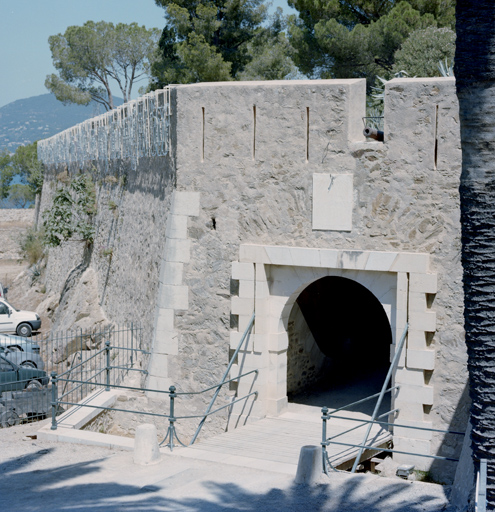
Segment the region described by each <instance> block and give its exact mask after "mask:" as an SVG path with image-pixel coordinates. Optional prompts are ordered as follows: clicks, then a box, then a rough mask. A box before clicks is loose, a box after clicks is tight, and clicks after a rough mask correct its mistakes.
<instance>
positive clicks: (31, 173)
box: [0, 142, 43, 208]
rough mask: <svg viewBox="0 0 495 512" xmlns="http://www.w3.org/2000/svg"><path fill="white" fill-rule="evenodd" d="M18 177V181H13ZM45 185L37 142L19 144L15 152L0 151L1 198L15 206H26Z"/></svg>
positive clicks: (5, 202)
mask: <svg viewBox="0 0 495 512" xmlns="http://www.w3.org/2000/svg"><path fill="white" fill-rule="evenodd" d="M16 178H17V180H18V181H19V182H18V183H13V181H14V180H15V179H16ZM42 187H43V168H42V164H41V162H40V161H39V160H38V150H37V143H36V142H33V143H32V144H29V145H27V146H19V147H18V148H17V149H16V151H15V153H14V154H11V153H9V152H8V151H7V150H4V151H2V152H1V153H0V200H1V201H2V203H3V204H4V205H8V206H9V207H13V208H25V207H26V206H27V205H28V204H30V203H32V202H33V201H34V199H35V197H36V195H37V194H40V193H41V188H42Z"/></svg>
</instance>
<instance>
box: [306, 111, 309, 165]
mask: <svg viewBox="0 0 495 512" xmlns="http://www.w3.org/2000/svg"><path fill="white" fill-rule="evenodd" d="M308 161H309V107H306V162H308Z"/></svg>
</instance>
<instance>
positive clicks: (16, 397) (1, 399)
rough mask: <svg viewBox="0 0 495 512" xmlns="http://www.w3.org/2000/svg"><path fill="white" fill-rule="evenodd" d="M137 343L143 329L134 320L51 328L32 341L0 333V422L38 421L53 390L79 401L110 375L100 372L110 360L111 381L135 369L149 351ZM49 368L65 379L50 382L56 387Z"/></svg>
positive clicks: (70, 400) (140, 338) (46, 410)
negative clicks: (110, 323)
mask: <svg viewBox="0 0 495 512" xmlns="http://www.w3.org/2000/svg"><path fill="white" fill-rule="evenodd" d="M141 345H142V328H141V327H140V326H139V325H137V324H133V323H131V324H129V325H125V326H120V327H119V326H115V325H106V326H102V327H101V328H92V329H87V330H82V329H77V330H73V331H66V332H63V333H59V332H55V333H50V334H49V335H47V336H41V335H37V336H33V337H32V338H31V339H28V338H20V337H17V336H3V337H2V345H1V346H0V355H2V357H3V359H0V361H1V366H2V367H1V368H0V371H1V372H2V379H1V380H2V383H1V385H0V425H1V426H10V425H15V424H17V423H19V422H20V421H23V420H25V419H29V420H32V419H43V418H44V417H46V415H47V414H49V413H50V410H51V408H52V403H51V402H52V399H51V398H50V397H51V396H52V393H53V392H54V391H56V393H57V395H60V396H63V397H65V398H66V400H67V401H69V402H77V401H80V400H83V399H84V398H85V397H86V396H88V395H89V394H90V393H92V391H94V390H95V389H96V386H97V384H99V383H100V382H105V381H108V379H109V378H110V374H109V373H108V372H106V370H105V369H106V368H108V367H109V366H110V363H109V361H110V362H111V366H112V368H113V372H112V374H111V379H112V380H111V382H113V383H119V382H121V381H122V379H123V378H124V376H125V375H126V374H127V373H128V371H129V370H130V369H137V368H138V367H139V365H140V364H141V360H142V359H143V358H142V354H148V352H146V351H145V350H143V349H142V348H141ZM102 347H103V348H102ZM50 372H54V373H55V374H57V375H58V376H59V377H63V378H64V379H65V380H63V379H62V378H60V379H57V380H56V381H55V384H56V390H54V389H50V386H49V380H50V379H49V374H50ZM105 372H106V373H105ZM7 380H9V382H7ZM52 381H53V379H52ZM76 381H77V383H76ZM71 382H72V383H74V384H73V385H71Z"/></svg>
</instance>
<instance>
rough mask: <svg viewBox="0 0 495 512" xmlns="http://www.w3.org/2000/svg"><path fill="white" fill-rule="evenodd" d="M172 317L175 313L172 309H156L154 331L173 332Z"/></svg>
mask: <svg viewBox="0 0 495 512" xmlns="http://www.w3.org/2000/svg"><path fill="white" fill-rule="evenodd" d="M174 316H175V311H174V310H173V309H171V308H170V309H165V308H158V313H157V319H156V331H173V330H174Z"/></svg>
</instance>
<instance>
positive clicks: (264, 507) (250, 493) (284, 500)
mask: <svg viewBox="0 0 495 512" xmlns="http://www.w3.org/2000/svg"><path fill="white" fill-rule="evenodd" d="M50 451H51V450H39V451H38V452H36V453H34V454H31V455H26V456H23V457H19V458H17V459H15V460H10V461H7V462H4V463H3V464H1V465H0V473H1V480H0V496H1V502H2V510H5V511H9V512H17V511H23V512H34V511H46V510H50V511H51V512H56V511H72V510H74V511H76V510H77V511H78V512H81V511H86V510H91V511H95V512H99V511H103V510H105V511H109V510H110V511H111V510H118V511H123V512H126V511H131V510H132V511H145V510H146V511H150V512H154V511H191V512H192V511H198V512H199V511H201V512H227V511H245V512H265V511H266V512H274V511H284V512H289V511H298V512H301V511H315V512H318V511H321V512H323V511H325V512H347V511H352V512H359V511H363V512H364V511H365V512H389V511H390V512H392V511H394V512H397V511H404V512H420V511H422V512H424V511H428V512H434V511H440V510H443V509H444V505H445V498H444V497H443V496H439V495H438V491H437V492H436V493H434V492H433V493H431V494H429V493H428V492H427V491H426V492H425V490H424V488H423V489H422V491H421V494H414V492H413V493H412V492H411V490H412V488H411V483H408V482H392V483H387V484H386V485H385V484H384V483H383V482H381V481H377V480H373V481H372V482H371V485H370V480H369V478H368V479H366V478H360V477H359V476H357V477H353V478H348V477H344V476H343V475H340V474H337V475H335V477H334V478H333V479H330V480H329V484H322V485H316V486H311V487H310V486H303V485H295V484H291V481H290V479H287V478H285V477H284V476H283V475H275V480H276V481H275V482H274V485H273V486H271V485H269V484H268V483H267V482H266V473H262V474H261V473H256V474H254V473H252V470H244V469H243V468H235V467H232V474H230V475H229V477H228V478H224V479H223V480H227V481H223V482H218V481H212V480H213V477H212V475H213V474H215V470H214V468H212V470H211V471H208V468H206V470H204V471H202V474H203V475H204V478H203V479H202V478H201V477H200V475H199V474H198V472H197V470H195V469H191V470H190V472H188V470H186V471H183V472H181V474H180V475H173V476H171V477H170V478H165V479H162V480H160V472H159V466H157V472H156V474H155V484H153V485H145V486H139V485H131V484H128V483H118V482H105V481H102V474H101V472H102V460H101V459H100V460H92V461H89V462H85V463H80V464H67V465H65V466H61V467H58V468H56V469H42V470H30V465H31V464H32V463H33V462H34V461H37V462H39V460H40V458H43V457H44V456H45V455H47V454H49V453H50ZM133 468H135V466H132V465H129V466H128V467H125V468H124V467H123V468H122V470H121V471H122V478H121V480H122V481H132V479H133V475H132V472H133ZM236 471H237V472H238V474H237V475H235V474H234V473H235V472H236ZM243 471H246V472H248V473H249V472H250V471H251V473H250V474H249V478H247V479H246V480H245V481H243V480H242V474H243ZM188 475H189V476H191V478H190V479H188ZM253 475H254V476H255V478H254V479H253ZM198 477H199V478H198ZM157 480H158V481H157ZM217 480H219V478H217ZM233 480H236V481H235V482H234V481H233ZM239 482H242V485H239ZM270 487H273V488H270ZM248 489H249V490H248ZM256 489H258V491H257V490H256ZM267 489H268V490H267Z"/></svg>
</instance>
